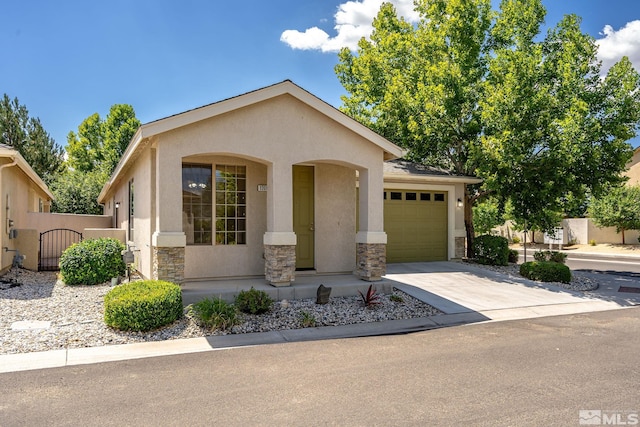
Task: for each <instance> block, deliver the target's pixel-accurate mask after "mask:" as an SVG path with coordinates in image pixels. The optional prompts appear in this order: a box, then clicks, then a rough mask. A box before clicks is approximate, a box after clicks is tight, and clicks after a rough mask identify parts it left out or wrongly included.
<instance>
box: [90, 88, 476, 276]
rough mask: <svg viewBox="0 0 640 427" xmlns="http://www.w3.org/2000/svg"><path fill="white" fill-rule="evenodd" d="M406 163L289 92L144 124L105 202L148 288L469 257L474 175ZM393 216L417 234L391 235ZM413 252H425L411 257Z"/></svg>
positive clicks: (372, 271) (347, 121)
mask: <svg viewBox="0 0 640 427" xmlns="http://www.w3.org/2000/svg"><path fill="white" fill-rule="evenodd" d="M402 155H403V151H402V150H401V149H400V148H399V147H398V146H396V145H394V144H392V143H391V142H389V141H388V140H386V139H385V138H383V137H381V136H380V135H378V134H376V133H375V132H373V131H371V130H370V129H369V128H367V127H365V126H363V125H361V124H360V123H358V122H356V121H355V120H353V119H351V118H349V117H348V116H346V115H345V114H343V113H341V112H340V111H339V110H337V109H335V108H334V107H332V106H330V105H329V104H327V103H325V102H323V101H322V100H320V99H318V98H317V97H315V96H313V95H312V94H310V93H309V92H307V91H305V90H303V89H302V88H300V87H299V86H297V85H295V84H293V83H292V82H290V81H285V82H282V83H279V84H276V85H273V86H269V87H266V88H263V89H260V90H257V91H254V92H250V93H247V94H244V95H241V96H238V97H235V98H230V99H227V100H224V101H221V102H217V103H214V104H210V105H207V106H204V107H201V108H197V109H194V110H191V111H187V112H184V113H180V114H176V115H174V116H171V117H167V118H164V119H161V120H158V121H155V122H151V123H148V124H145V125H142V126H141V127H140V128H139V129H138V131H137V132H136V134H135V135H134V137H133V139H132V141H131V143H130V144H129V147H128V148H127V150H126V151H125V153H124V155H123V157H122V159H121V161H120V163H119V164H118V166H117V167H116V169H115V171H114V173H113V175H112V177H111V178H110V180H109V181H108V182H107V184H106V185H105V187H104V188H103V190H102V192H101V194H100V196H99V201H100V203H103V204H104V206H105V214H108V215H112V216H113V218H114V223H115V225H116V227H119V228H124V229H126V230H127V240H128V242H129V245H130V247H131V248H132V250H133V251H134V253H135V257H136V266H137V269H138V270H139V271H140V273H141V274H142V275H143V276H145V277H149V278H159V279H166V280H173V281H176V282H184V281H194V280H207V279H211V278H224V277H249V276H264V277H265V279H266V280H267V281H268V282H269V283H271V284H273V285H276V286H283V285H289V284H290V283H291V282H292V281H293V280H294V279H295V274H296V271H297V270H312V271H314V272H317V273H319V274H322V273H344V272H353V273H354V274H357V275H358V276H360V277H361V278H363V279H365V280H377V279H379V278H380V277H381V276H382V275H384V274H385V268H386V262H387V259H386V257H387V255H388V256H390V258H391V260H393V261H410V260H413V259H414V258H416V257H415V251H425V250H428V251H430V252H429V253H433V252H434V251H435V253H437V255H436V258H438V259H449V258H453V257H455V256H456V254H457V253H462V252H463V250H464V225H463V222H462V221H463V220H462V205H461V203H462V201H461V198H462V195H463V185H464V183H465V182H470V180H471V182H475V181H474V178H469V177H456V176H451V175H450V174H447V173H444V172H442V171H437V170H427V169H424V168H423V169H422V170H421V171H415V170H411V168H410V164H408V163H406V162H402V161H396V162H394V163H389V161H391V160H394V159H398V158H400V157H402ZM387 214H388V216H389V217H390V218H393V219H394V222H396V221H400V222H403V223H409V224H412V225H411V226H409V227H407V226H399V227H398V226H395V227H393V226H392V224H389V223H387V222H386V221H385V215H387ZM425 214H426V215H430V214H433V215H435V217H434V218H436V217H437V219H436V220H434V221H430V219H429V217H422V218H420V215H425ZM424 224H427V225H429V224H431V225H429V226H427V227H424V226H423V225H424ZM411 227H418V228H420V229H419V230H411V229H410V228H411ZM388 228H391V231H389V230H385V229H388ZM434 230H435V231H434ZM431 234H433V238H431ZM415 236H420V237H421V238H422V240H425V239H426V240H427V241H431V240H433V241H434V244H433V245H432V246H433V247H429V248H425V246H424V245H421V243H420V242H416V241H415V240H416V239H415ZM461 239H462V240H461ZM388 242H389V245H390V246H389V248H387V243H388ZM404 244H408V245H409V246H413V247H414V249H413V250H409V251H406V250H405V252H406V254H403V253H402V251H403V250H404V249H403V245H404ZM461 248H462V249H461ZM429 256H431V255H429ZM418 258H420V257H418ZM426 258H428V257H426ZM416 260H420V259H416ZM422 260H426V259H422Z"/></svg>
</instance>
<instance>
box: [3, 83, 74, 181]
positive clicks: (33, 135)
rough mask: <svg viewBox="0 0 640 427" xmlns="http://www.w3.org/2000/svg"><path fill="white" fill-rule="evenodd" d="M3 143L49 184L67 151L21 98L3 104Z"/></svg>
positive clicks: (4, 100) (4, 98) (58, 169)
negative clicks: (16, 151) (14, 150)
mask: <svg viewBox="0 0 640 427" xmlns="http://www.w3.org/2000/svg"><path fill="white" fill-rule="evenodd" d="M0 143H2V144H6V145H10V146H12V147H14V148H15V149H16V150H18V152H19V153H20V154H21V155H22V157H24V159H25V160H26V161H27V163H29V165H30V166H31V167H32V168H33V170H34V171H35V172H36V173H37V174H38V176H40V177H41V178H42V179H43V180H44V181H45V182H46V183H50V182H51V181H52V180H53V178H54V177H55V175H56V174H57V173H59V172H60V171H61V170H62V164H63V162H64V157H63V154H64V150H63V149H62V147H60V146H59V145H57V144H56V143H55V141H54V140H53V138H51V136H50V135H49V133H47V131H45V129H44V127H43V126H42V123H41V122H40V119H39V118H37V117H30V116H29V110H27V107H26V106H24V105H22V104H20V102H19V101H18V98H14V99H10V98H9V96H8V95H7V94H4V96H3V97H2V100H0Z"/></svg>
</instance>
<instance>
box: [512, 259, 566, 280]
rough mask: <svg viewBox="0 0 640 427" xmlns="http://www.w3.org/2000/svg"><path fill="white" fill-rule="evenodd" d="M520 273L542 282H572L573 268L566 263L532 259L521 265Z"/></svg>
mask: <svg viewBox="0 0 640 427" xmlns="http://www.w3.org/2000/svg"><path fill="white" fill-rule="evenodd" d="M520 274H521V275H522V276H524V277H526V278H527V279H531V280H539V281H541V282H562V283H569V282H571V270H569V267H567V266H566V265H564V264H560V263H557V262H551V261H530V262H525V263H524V264H522V265H521V266H520Z"/></svg>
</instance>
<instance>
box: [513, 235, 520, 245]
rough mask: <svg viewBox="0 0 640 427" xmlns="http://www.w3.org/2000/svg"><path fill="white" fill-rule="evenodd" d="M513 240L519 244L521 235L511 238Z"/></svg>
mask: <svg viewBox="0 0 640 427" xmlns="http://www.w3.org/2000/svg"><path fill="white" fill-rule="evenodd" d="M511 241H512V242H513V243H514V244H516V245H517V244H518V243H520V237H518V236H513V237H512V238H511Z"/></svg>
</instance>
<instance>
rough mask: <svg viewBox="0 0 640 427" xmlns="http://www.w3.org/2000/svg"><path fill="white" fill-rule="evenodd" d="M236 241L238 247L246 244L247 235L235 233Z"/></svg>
mask: <svg viewBox="0 0 640 427" xmlns="http://www.w3.org/2000/svg"><path fill="white" fill-rule="evenodd" d="M236 236H237V241H236V243H237V244H239V245H246V244H247V233H236Z"/></svg>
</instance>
